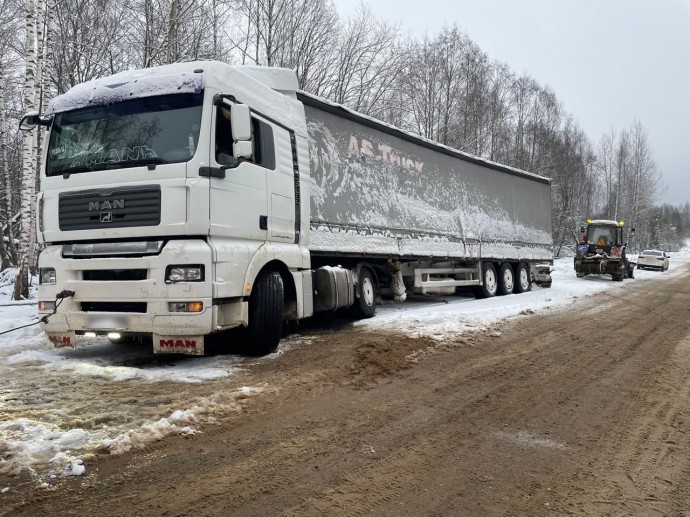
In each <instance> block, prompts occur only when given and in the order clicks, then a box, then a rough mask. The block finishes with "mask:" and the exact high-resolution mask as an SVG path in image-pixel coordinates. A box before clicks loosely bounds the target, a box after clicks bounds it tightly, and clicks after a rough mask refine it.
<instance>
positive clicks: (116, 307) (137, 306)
mask: <svg viewBox="0 0 690 517" xmlns="http://www.w3.org/2000/svg"><path fill="white" fill-rule="evenodd" d="M81 310H82V312H138V313H142V314H144V313H146V302H81Z"/></svg>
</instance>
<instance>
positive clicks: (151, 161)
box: [112, 156, 170, 171]
mask: <svg viewBox="0 0 690 517" xmlns="http://www.w3.org/2000/svg"><path fill="white" fill-rule="evenodd" d="M163 163H170V162H168V161H167V160H164V159H163V158H159V157H158V156H155V157H154V156H152V157H150V158H141V159H138V160H129V161H126V162H118V163H113V164H112V165H114V166H116V167H138V166H144V165H148V166H149V170H151V171H152V170H153V169H155V168H156V165H160V164H163Z"/></svg>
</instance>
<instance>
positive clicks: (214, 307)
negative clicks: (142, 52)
mask: <svg viewBox="0 0 690 517" xmlns="http://www.w3.org/2000/svg"><path fill="white" fill-rule="evenodd" d="M297 88H298V86H297V80H296V76H295V74H294V72H292V71H290V70H285V69H274V68H262V67H234V66H229V65H226V64H223V63H218V62H194V63H180V64H174V65H168V66H161V67H157V68H151V69H145V70H139V71H127V72H123V73H119V74H116V75H114V76H110V77H106V78H103V79H98V80H94V81H91V82H88V83H84V84H81V85H78V86H75V87H74V88H72V89H71V90H69V91H68V92H67V93H65V94H63V95H60V96H58V97H56V98H55V99H53V100H52V101H51V102H50V104H49V106H48V108H47V111H46V113H45V114H43V115H39V114H37V113H31V114H27V115H26V116H25V117H24V118H23V119H22V127H23V128H24V129H29V128H31V127H33V126H35V125H36V124H39V125H42V126H45V127H46V128H47V131H48V133H47V135H46V142H47V145H46V146H45V148H46V149H45V155H44V157H43V160H42V167H41V179H40V192H39V194H38V199H37V208H38V214H37V230H38V238H39V241H40V242H42V243H44V245H45V247H44V249H43V250H42V252H41V254H40V258H39V269H40V286H39V295H38V298H39V312H40V315H41V316H43V315H47V314H50V313H51V312H53V310H54V308H55V303H56V299H58V298H60V297H64V296H66V294H67V296H69V295H72V293H73V295H72V296H71V297H68V298H64V299H62V300H61V305H59V307H58V310H57V312H56V313H55V314H54V315H52V316H50V317H49V319H48V322H47V323H45V324H43V329H44V330H45V332H46V333H47V335H48V337H49V339H50V340H51V341H52V342H53V343H54V344H56V345H62V346H64V345H72V346H73V345H74V344H75V340H76V337H77V336H87V337H92V336H95V335H107V336H109V337H110V338H111V340H118V339H125V338H129V337H137V336H139V337H140V336H145V337H151V338H152V340H153V348H154V351H155V352H164V353H166V352H175V353H186V354H203V351H204V340H205V337H207V336H208V335H210V334H213V333H217V332H219V331H223V330H225V329H230V328H233V327H245V328H246V333H245V334H246V335H245V336H244V337H243V339H245V340H246V341H247V343H249V344H250V345H251V347H250V352H251V353H254V354H265V353H269V352H272V351H274V350H275V349H276V348H277V346H278V342H279V340H280V335H281V328H282V325H283V323H284V322H285V321H289V320H299V319H302V318H307V317H309V316H311V315H312V314H313V313H314V312H317V311H335V310H337V309H342V308H348V307H349V310H350V311H351V312H352V314H353V315H354V316H355V317H360V318H366V317H371V316H373V315H374V311H375V308H376V303H377V301H378V300H379V299H380V297H381V296H382V295H383V296H394V297H395V298H396V299H398V300H402V299H404V298H405V296H406V294H407V293H409V292H414V293H439V292H441V293H449V292H452V291H454V290H455V289H457V288H458V287H472V288H474V289H475V290H476V294H477V296H480V297H488V296H494V295H495V294H509V293H512V292H516V293H520V292H524V291H527V290H529V289H530V286H531V283H532V282H536V283H541V284H544V285H547V286H548V285H550V282H551V277H550V268H551V264H552V259H553V255H552V240H551V193H550V182H549V180H548V179H546V178H543V177H540V176H537V175H534V174H530V173H528V172H524V171H521V170H517V169H513V168H510V167H506V166H503V165H499V164H496V163H492V162H488V161H485V160H482V159H480V158H477V157H474V156H470V155H467V154H464V153H461V152H458V151H456V150H454V149H451V148H448V147H445V146H442V145H439V144H437V143H434V142H431V141H429V140H426V139H422V138H419V137H417V136H414V135H412V134H409V133H406V132H404V131H401V130H400V129H397V128H395V127H392V126H390V125H387V124H385V123H383V122H380V121H377V120H374V119H372V118H369V117H366V116H364V115H361V114H358V113H356V112H354V111H351V110H349V109H346V108H344V107H342V106H339V105H336V104H332V103H330V102H327V101H325V100H322V99H319V98H317V97H313V96H311V95H308V94H306V93H302V92H299V91H297Z"/></svg>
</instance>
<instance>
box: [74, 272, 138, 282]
mask: <svg viewBox="0 0 690 517" xmlns="http://www.w3.org/2000/svg"><path fill="white" fill-rule="evenodd" d="M83 277H84V280H87V281H90V282H104V281H106V282H107V281H110V282H118V281H121V282H122V281H128V280H146V278H147V277H148V270H147V269H98V270H94V271H91V270H87V271H84V272H83Z"/></svg>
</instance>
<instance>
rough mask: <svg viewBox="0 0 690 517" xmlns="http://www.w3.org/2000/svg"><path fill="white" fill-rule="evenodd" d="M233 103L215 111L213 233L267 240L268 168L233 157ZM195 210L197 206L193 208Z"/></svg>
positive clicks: (211, 169)
mask: <svg viewBox="0 0 690 517" xmlns="http://www.w3.org/2000/svg"><path fill="white" fill-rule="evenodd" d="M231 110H232V104H231V103H229V102H227V101H223V102H221V103H220V104H218V105H217V106H216V107H215V109H214V113H213V122H212V138H211V150H210V151H211V152H210V154H211V156H210V157H209V163H210V167H209V168H208V170H207V171H205V173H204V175H208V177H209V180H210V181H209V183H210V194H209V196H210V215H209V217H210V233H211V236H212V237H228V238H235V239H243V240H249V241H257V245H258V244H259V243H263V242H265V241H266V239H267V235H268V225H267V223H268V196H267V188H266V186H267V172H268V171H267V169H266V168H264V167H261V166H260V165H257V164H256V163H253V162H252V161H251V160H244V159H243V160H240V159H237V158H235V157H234V156H233V138H232V128H231V124H230V116H231ZM192 209H193V207H192Z"/></svg>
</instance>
